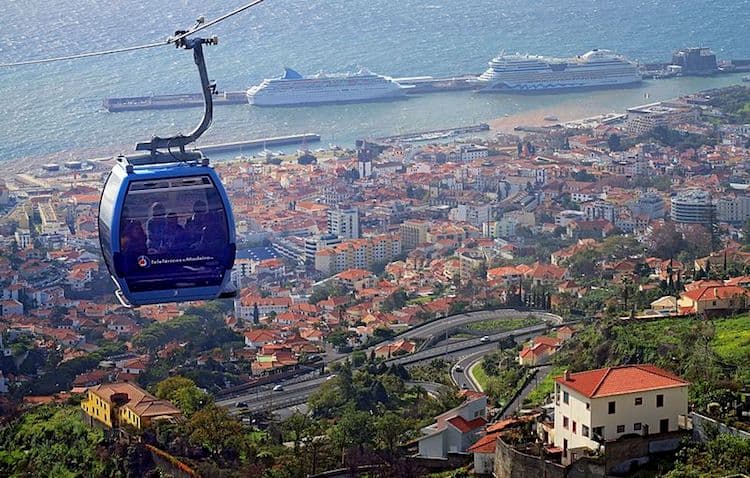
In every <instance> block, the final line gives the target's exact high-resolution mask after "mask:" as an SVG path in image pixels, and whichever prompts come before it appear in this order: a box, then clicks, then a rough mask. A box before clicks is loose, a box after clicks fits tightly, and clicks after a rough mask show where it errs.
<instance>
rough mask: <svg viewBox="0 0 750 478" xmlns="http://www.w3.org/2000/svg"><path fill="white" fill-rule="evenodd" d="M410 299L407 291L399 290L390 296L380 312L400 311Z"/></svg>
mask: <svg viewBox="0 0 750 478" xmlns="http://www.w3.org/2000/svg"><path fill="white" fill-rule="evenodd" d="M407 299H408V297H407V295H406V291H404V289H401V288H399V289H398V290H396V292H394V293H393V294H391V295H390V296H388V297H387V298H386V299H385V300H384V301H383V304H382V305H381V306H380V310H382V311H383V312H391V311H394V310H398V309H401V308H403V307H404V306H405V305H406V301H407Z"/></svg>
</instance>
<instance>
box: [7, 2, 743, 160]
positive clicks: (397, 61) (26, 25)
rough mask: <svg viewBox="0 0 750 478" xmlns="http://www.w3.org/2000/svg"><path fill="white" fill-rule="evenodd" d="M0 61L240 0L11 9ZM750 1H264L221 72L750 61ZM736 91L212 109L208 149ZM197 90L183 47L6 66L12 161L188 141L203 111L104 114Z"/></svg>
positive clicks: (703, 82) (125, 41) (152, 33)
mask: <svg viewBox="0 0 750 478" xmlns="http://www.w3.org/2000/svg"><path fill="white" fill-rule="evenodd" d="M2 3H3V7H4V8H3V16H4V20H5V21H4V25H3V28H2V29H0V63H4V62H12V61H19V60H26V59H35V58H43V57H48V56H57V55H65V54H73V53H78V52H85V51H90V50H97V49H107V48H117V47H123V46H129V45H136V44H142V43H150V42H153V41H158V40H160V39H164V38H166V36H168V35H169V34H170V33H172V32H173V31H174V30H175V29H178V28H182V27H186V26H190V25H191V24H192V23H193V21H194V19H195V18H196V17H198V16H199V15H204V16H205V17H206V18H208V19H212V18H214V17H216V16H218V15H220V14H222V13H224V12H227V11H229V10H231V9H233V8H236V7H237V6H239V5H242V4H244V3H245V2H244V0H204V1H201V2H197V1H190V0H140V1H133V0H106V1H105V0H77V1H75V2H71V1H70V0H44V1H42V0H23V1H20V0H4V1H3V2H2ZM749 24H750V0H740V1H729V0H691V1H678V0H671V1H668V0H622V1H618V2H613V1H609V2H605V1H603V0H598V1H597V0H579V1H570V0H567V1H566V0H538V1H535V2H529V1H523V0H471V1H460V0H459V1H456V0H453V1H451V0H427V1H425V0H398V1H396V0H266V2H265V3H263V4H261V5H259V6H258V7H255V8H253V9H251V10H250V11H249V12H247V13H244V14H241V15H239V16H236V17H234V18H232V19H230V20H228V21H226V22H224V23H222V24H220V25H217V26H216V27H213V28H212V29H210V30H207V32H206V33H207V34H210V35H213V34H215V35H218V36H219V39H220V44H219V45H218V46H215V47H208V48H207V49H206V54H207V61H208V66H209V74H210V76H211V78H212V79H214V80H216V82H217V83H218V86H219V88H220V89H222V90H240V89H244V88H245V87H247V86H248V85H251V84H255V83H258V82H259V81H261V80H262V79H263V78H266V77H270V76H275V75H277V74H279V73H280V71H281V69H282V67H284V66H290V67H293V68H296V69H298V70H299V71H301V72H303V73H315V72H317V71H321V70H323V71H329V72H331V71H353V70H355V69H357V68H358V67H359V66H366V67H368V68H369V69H371V70H373V71H375V72H378V73H382V74H388V75H393V76H416V75H449V74H460V73H479V72H481V71H482V70H484V68H485V66H486V63H487V61H488V60H489V59H490V58H491V57H492V56H493V55H495V54H496V53H498V52H499V51H501V50H505V51H510V52H515V51H518V52H528V53H541V54H550V55H560V56H568V55H574V54H578V53H583V52H584V51H586V50H588V49H591V48H597V47H598V48H610V49H613V50H616V51H618V52H620V53H622V54H624V55H626V56H627V57H629V58H630V59H633V60H640V61H665V60H667V59H668V58H669V57H670V54H671V51H672V50H674V49H677V48H681V47H686V46H698V45H705V46H710V47H711V48H713V49H714V51H716V53H717V55H718V56H719V58H726V59H729V58H750V41H748V40H747V36H746V29H747V25H749ZM736 82H739V75H727V76H718V77H714V78H684V79H674V80H661V81H649V82H646V83H645V85H644V86H643V87H642V88H636V89H627V90H618V91H612V90H610V91H598V92H585V93H569V94H564V95H555V96H536V97H535V96H512V95H475V94H471V93H468V92H456V93H445V94H434V95H427V96H421V97H417V98H411V99H409V100H405V101H398V102H391V103H372V104H357V105H331V106H322V107H300V108H283V109H263V108H253V107H250V106H249V105H236V106H222V107H219V108H217V109H216V112H215V119H214V124H213V126H212V128H211V130H209V132H208V133H207V134H206V135H205V136H204V138H205V139H204V140H203V141H204V142H206V143H208V142H216V141H224V140H240V139H250V138H257V137H266V136H272V135H278V134H291V133H299V132H315V133H320V134H321V135H322V136H323V141H324V143H326V144H327V143H329V142H335V143H338V144H345V145H349V144H351V142H352V141H353V140H354V139H355V138H357V137H360V136H368V135H373V136H378V135H387V134H397V133H399V132H407V131H415V130H423V129H431V128H440V127H450V126H453V125H459V124H468V123H476V122H479V121H488V120H491V119H493V118H501V117H504V116H506V115H513V114H517V113H523V112H527V111H545V112H546V111H549V112H550V113H560V112H562V113H563V115H561V117H563V116H565V113H568V114H570V113H572V112H575V113H576V114H578V113H580V114H582V115H585V114H595V113H599V112H605V111H621V110H622V108H624V107H625V106H629V105H633V104H638V103H643V102H644V98H646V94H648V98H649V100H648V101H655V100H658V99H662V98H668V97H672V96H675V95H677V94H680V93H687V92H691V91H695V90H697V89H701V88H708V87H714V86H721V85H724V84H730V83H736ZM194 91H198V81H197V73H196V71H195V68H194V66H193V64H192V55H191V54H190V53H188V52H185V51H182V50H176V49H174V48H173V47H163V48H157V49H152V50H145V51H138V52H132V53H127V54H120V55H112V56H106V57H97V58H90V59H84V60H77V61H66V62H60V63H54V64H47V65H36V66H22V67H14V68H4V69H0V116H1V117H2V119H3V127H2V128H0V160H3V159H13V158H22V157H28V156H52V157H58V156H59V157H60V158H66V159H67V158H70V157H80V156H85V155H91V154H97V153H101V152H112V151H119V150H129V149H130V148H131V147H132V145H133V144H134V143H135V142H136V141H140V140H147V139H148V138H149V137H150V136H152V135H153V134H160V135H166V134H169V133H173V132H176V131H182V132H187V131H189V130H190V129H191V128H192V126H193V125H194V124H195V123H196V122H197V121H198V120H199V115H200V110H199V109H187V110H170V111H143V112H128V113H117V114H112V113H107V112H105V111H103V110H102V109H101V100H102V99H103V98H104V97H107V96H138V95H144V94H168V93H181V92H194Z"/></svg>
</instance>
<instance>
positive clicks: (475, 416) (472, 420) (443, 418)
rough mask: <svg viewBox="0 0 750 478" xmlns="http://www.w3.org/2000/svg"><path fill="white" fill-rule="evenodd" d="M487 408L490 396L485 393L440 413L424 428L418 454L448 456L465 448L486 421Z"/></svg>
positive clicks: (477, 434)
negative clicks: (433, 421)
mask: <svg viewBox="0 0 750 478" xmlns="http://www.w3.org/2000/svg"><path fill="white" fill-rule="evenodd" d="M486 408H487V396H486V395H482V396H477V397H474V398H470V399H469V400H468V401H466V402H464V403H463V404H462V405H459V406H458V407H456V408H453V409H451V410H448V411H447V412H445V413H443V414H442V415H438V417H437V418H436V420H435V423H433V424H432V425H430V426H427V427H424V428H423V429H422V434H423V436H422V438H420V439H419V456H424V457H429V458H447V457H448V453H462V452H466V451H467V450H468V449H469V447H470V446H471V445H472V444H473V443H474V442H475V441H476V440H477V437H478V436H479V434H480V432H481V431H482V430H483V429H484V425H485V424H486V423H487V421H486V420H485V410H486Z"/></svg>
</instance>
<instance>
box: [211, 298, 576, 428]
mask: <svg viewBox="0 0 750 478" xmlns="http://www.w3.org/2000/svg"><path fill="white" fill-rule="evenodd" d="M527 315H534V316H536V317H541V318H542V319H543V320H545V323H544V324H539V325H533V326H530V327H524V328H521V329H517V330H512V331H509V332H503V333H499V334H493V335H490V336H489V341H486V342H485V341H482V340H481V339H479V338H477V339H467V340H461V341H457V342H453V343H446V344H444V345H437V346H435V347H432V348H430V349H427V350H423V351H420V352H417V353H414V354H411V355H406V356H403V357H398V358H394V359H390V360H387V361H386V363H387V364H389V365H391V364H399V365H411V364H415V363H418V362H422V361H426V360H432V359H434V358H438V357H444V358H446V359H448V358H450V357H455V356H457V354H458V353H461V354H462V355H465V354H469V353H480V352H481V353H487V352H489V351H491V350H496V349H497V345H496V344H495V342H498V341H500V340H502V339H504V338H507V337H525V336H532V335H535V334H537V333H539V332H542V331H544V330H546V329H547V327H549V325H560V324H561V323H562V322H563V319H562V318H561V317H560V316H558V315H554V314H549V313H546V312H538V311H519V310H514V309H500V310H493V311H480V312H468V313H465V314H458V315H453V316H450V317H446V318H443V319H438V320H435V321H433V322H430V323H427V324H424V325H421V326H418V327H415V328H413V329H411V330H408V331H406V332H404V333H402V334H399V335H398V336H397V337H396V339H422V340H429V339H432V338H434V337H439V336H441V335H445V334H446V333H447V332H449V331H451V330H454V329H456V328H458V327H461V326H464V325H466V324H470V323H473V322H480V321H483V320H496V319H502V318H508V319H510V318H514V317H519V316H520V317H523V316H527ZM372 349H374V347H370V348H368V349H367V350H366V351H365V353H366V354H368V355H369V353H370V351H371V350H372ZM341 359H343V357H342V358H341ZM341 359H339V360H341ZM327 378H328V377H316V378H313V379H310V380H305V381H299V382H297V383H293V384H286V383H285V384H284V385H283V386H284V390H283V391H278V392H274V391H272V387H273V385H265V386H262V387H256V388H254V389H250V390H247V391H245V392H243V393H240V394H238V395H236V396H234V397H232V398H226V399H222V400H218V401H217V402H216V403H217V404H218V405H220V406H223V407H227V408H229V411H230V413H233V414H238V413H241V412H258V411H267V410H270V411H274V410H282V409H289V408H290V407H293V406H295V405H299V404H302V403H305V402H306V401H307V398H308V397H309V396H310V395H311V394H312V393H313V392H314V391H315V390H316V389H317V388H318V387H319V386H320V385H321V384H322V383H323V382H325V380H326V379H327ZM428 391H429V390H428ZM237 403H245V404H246V405H247V407H242V408H238V407H237V406H236V405H237Z"/></svg>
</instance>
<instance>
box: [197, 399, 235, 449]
mask: <svg viewBox="0 0 750 478" xmlns="http://www.w3.org/2000/svg"><path fill="white" fill-rule="evenodd" d="M185 428H186V432H187V437H188V441H189V442H190V443H191V444H193V445H196V446H200V447H203V448H204V449H205V450H207V451H208V452H209V453H211V455H213V456H214V457H216V458H220V457H222V456H223V455H224V454H225V453H227V452H230V451H234V452H235V453H236V452H237V451H238V450H239V449H240V448H241V446H242V445H243V443H242V439H243V437H244V435H243V430H242V425H241V424H240V423H239V422H238V421H237V420H235V419H234V418H233V417H232V416H231V415H229V412H228V411H227V410H226V409H225V408H222V407H219V406H217V405H215V404H210V405H208V406H207V407H204V408H203V409H202V410H199V411H197V412H195V413H194V414H193V416H192V417H190V420H188V422H187V423H186V425H185Z"/></svg>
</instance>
